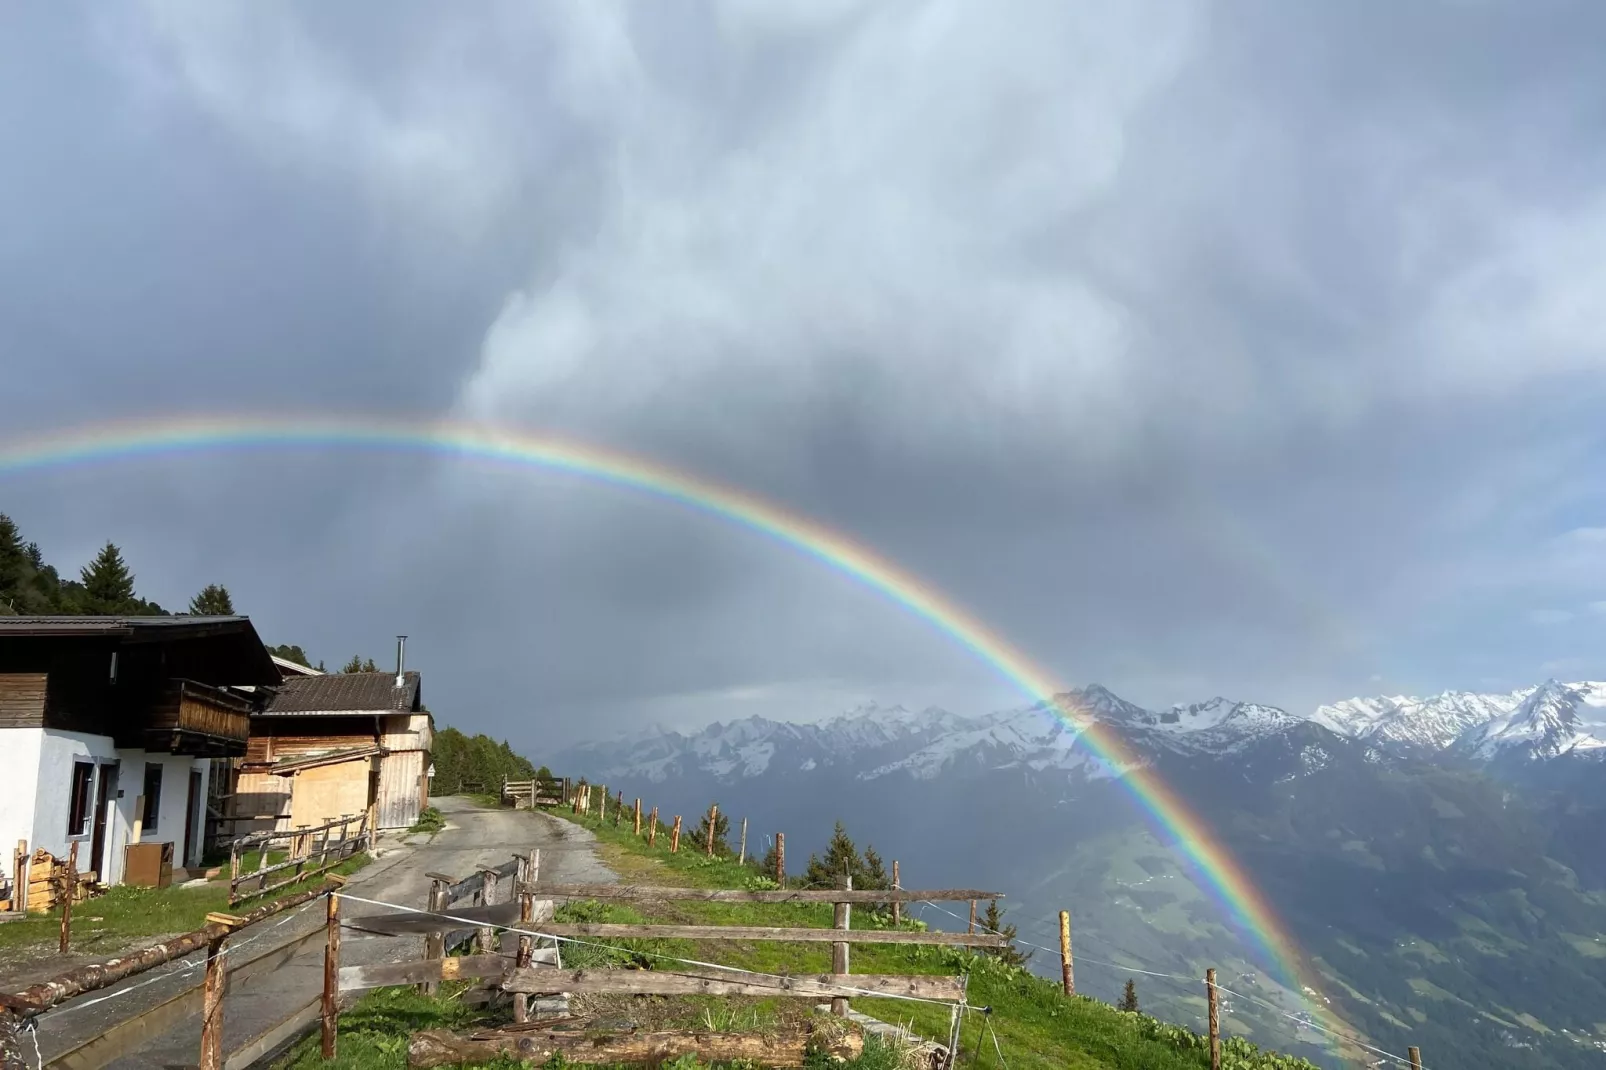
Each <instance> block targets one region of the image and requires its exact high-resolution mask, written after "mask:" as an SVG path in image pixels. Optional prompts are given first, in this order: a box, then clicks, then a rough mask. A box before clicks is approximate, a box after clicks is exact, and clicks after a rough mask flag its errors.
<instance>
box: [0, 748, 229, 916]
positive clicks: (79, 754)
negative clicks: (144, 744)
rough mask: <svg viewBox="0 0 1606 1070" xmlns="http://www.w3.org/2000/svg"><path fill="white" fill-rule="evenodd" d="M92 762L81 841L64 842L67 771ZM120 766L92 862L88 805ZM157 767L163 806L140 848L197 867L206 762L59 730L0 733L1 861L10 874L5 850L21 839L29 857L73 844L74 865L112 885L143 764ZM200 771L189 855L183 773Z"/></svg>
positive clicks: (64, 849) (118, 869) (186, 784)
mask: <svg viewBox="0 0 1606 1070" xmlns="http://www.w3.org/2000/svg"><path fill="white" fill-rule="evenodd" d="M82 761H88V762H92V763H94V764H95V766H96V769H95V778H94V781H93V782H92V783H91V784H90V789H89V792H90V794H89V799H90V808H91V809H90V822H89V825H88V827H87V829H86V831H85V832H84V834H83V835H81V836H72V837H69V836H68V834H67V816H68V813H69V810H70V808H71V802H72V800H71V798H70V795H71V792H72V767H73V763H74V762H82ZM114 761H116V762H119V763H120V766H119V769H118V779H117V792H116V793H115V794H114V795H113V797H112V806H111V813H110V815H109V816H108V818H107V822H106V824H107V831H106V849H105V856H104V857H103V858H96V859H91V858H90V857H89V849H90V846H91V841H92V840H93V837H94V830H95V829H94V819H93V818H94V809H93V808H94V804H95V800H96V799H97V798H98V797H99V793H100V779H101V777H103V776H105V775H107V770H108V769H109V768H110V766H111V763H112V762H114ZM147 762H151V763H157V764H160V765H161V766H162V800H161V807H160V812H159V813H158V814H157V819H156V828H155V829H145V830H143V831H142V833H141V836H140V838H141V840H142V841H143V842H146V843H161V842H167V843H171V844H173V864H174V865H176V866H194V865H199V864H200V861H201V853H202V850H203V848H204V847H205V831H206V828H205V813H206V811H205V806H206V792H207V782H208V779H209V777H210V775H211V765H212V763H211V762H209V761H207V760H206V759H205V758H189V757H184V756H181V755H176V754H162V753H155V754H152V753H148V752H146V751H143V750H134V749H128V750H118V749H116V748H115V747H114V746H113V745H112V741H111V738H110V737H108V736H97V735H91V734H88V733H84V732H62V731H59V730H56V729H51V728H7V729H0V857H4V858H5V859H6V862H5V863H4V868H5V869H6V871H7V872H8V874H9V871H10V869H11V865H10V858H11V852H12V850H13V849H14V848H15V847H16V843H17V841H18V840H19V839H26V840H27V841H28V850H29V851H30V852H32V851H35V850H38V849H39V848H41V847H42V848H44V849H45V850H46V851H49V852H50V853H51V854H53V855H56V856H58V857H60V856H64V855H66V853H67V851H68V845H69V844H70V842H71V841H72V840H77V841H78V842H79V844H80V846H79V848H78V852H79V856H78V857H79V863H78V864H79V867H80V868H82V869H86V870H88V869H93V870H95V871H96V872H97V873H99V874H100V877H101V880H102V881H104V882H106V883H108V884H116V883H119V882H120V881H121V880H122V877H123V848H124V846H126V845H127V844H128V842H129V839H130V837H131V836H132V834H133V829H134V818H135V816H136V815H135V810H134V805H135V803H136V802H137V801H138V799H139V796H140V793H141V792H142V791H144V788H145V764H146V763H147ZM191 769H198V770H200V772H201V785H200V791H199V793H198V795H197V797H196V799H195V803H194V806H195V816H196V823H195V835H194V842H193V844H192V847H191V851H190V856H189V857H188V858H181V857H180V854H181V853H182V851H183V849H184V820H185V811H186V809H187V808H188V806H189V803H190V799H189V784H190V779H189V778H190V770H191Z"/></svg>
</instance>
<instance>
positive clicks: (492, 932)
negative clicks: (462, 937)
mask: <svg viewBox="0 0 1606 1070" xmlns="http://www.w3.org/2000/svg"><path fill="white" fill-rule="evenodd" d="M579 797H580V796H578V795H576V796H575V798H576V799H578V798H579ZM500 879H501V874H499V873H497V872H496V870H495V869H494V868H491V867H489V866H481V867H480V903H481V904H483V905H484V906H490V905H491V904H492V903H494V902H496V885H497V881H499V880H500ZM476 943H477V944H478V945H479V951H480V954H482V955H494V954H496V929H495V928H494V927H492V926H490V925H481V926H480V928H479V933H478V936H477V939H476Z"/></svg>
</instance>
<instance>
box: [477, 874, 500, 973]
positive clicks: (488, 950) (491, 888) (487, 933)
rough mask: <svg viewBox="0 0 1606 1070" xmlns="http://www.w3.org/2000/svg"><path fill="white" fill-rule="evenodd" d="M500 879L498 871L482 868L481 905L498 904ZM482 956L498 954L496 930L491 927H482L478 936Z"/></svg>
mask: <svg viewBox="0 0 1606 1070" xmlns="http://www.w3.org/2000/svg"><path fill="white" fill-rule="evenodd" d="M498 878H499V875H498V874H497V872H496V870H494V869H491V868H490V867H487V866H481V867H480V903H481V904H482V905H484V906H490V905H491V904H492V903H494V902H496V883H497V880H498ZM478 943H479V949H480V954H482V955H494V954H496V929H494V928H493V927H491V926H489V925H482V926H480V931H479V934H478Z"/></svg>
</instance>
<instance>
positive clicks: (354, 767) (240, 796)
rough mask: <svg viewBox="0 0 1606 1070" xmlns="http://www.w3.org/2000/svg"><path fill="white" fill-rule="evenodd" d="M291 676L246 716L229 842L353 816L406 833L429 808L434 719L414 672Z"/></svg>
mask: <svg viewBox="0 0 1606 1070" xmlns="http://www.w3.org/2000/svg"><path fill="white" fill-rule="evenodd" d="M397 664H398V671H397V672H395V673H388V672H355V673H328V674H324V673H318V672H314V671H312V670H309V669H305V668H301V667H299V666H298V667H297V668H298V669H299V670H300V674H299V675H290V676H287V677H286V678H285V679H284V681H283V682H282V683H281V684H280V685H278V686H277V687H276V688H275V689H274V691H273V692H272V693H271V694H270V695H269V696H268V697H267V699H266V701H265V703H264V704H263V707H262V708H261V709H260V710H259V711H257V712H255V713H254V714H253V715H252V717H251V728H250V732H251V737H250V741H249V744H248V746H247V749H246V756H245V759H244V760H243V761H241V762H240V763H239V769H238V778H237V780H236V782H235V787H234V794H233V797H232V798H233V804H234V808H233V811H232V813H233V815H234V817H235V818H236V819H237V820H236V821H235V833H236V834H241V833H245V832H249V831H255V830H257V829H269V828H272V829H278V830H281V831H283V830H289V829H293V828H295V827H296V826H299V825H318V824H321V823H323V822H325V821H329V820H333V819H336V818H341V817H347V816H352V815H357V814H367V815H369V819H370V825H371V827H377V828H381V829H388V828H406V827H408V826H409V825H412V824H413V823H414V822H416V821H417V820H418V815H419V813H420V812H421V811H422V810H423V808H424V806H425V805H426V803H427V802H428V799H429V776H428V770H429V749H430V746H431V743H432V740H433V736H434V731H433V720H432V718H431V716H430V713H429V711H428V710H426V709H425V708H424V704H423V694H422V690H421V688H420V686H419V675H418V673H416V672H408V671H403V670H402V669H401V663H400V658H399V657H398V663H397Z"/></svg>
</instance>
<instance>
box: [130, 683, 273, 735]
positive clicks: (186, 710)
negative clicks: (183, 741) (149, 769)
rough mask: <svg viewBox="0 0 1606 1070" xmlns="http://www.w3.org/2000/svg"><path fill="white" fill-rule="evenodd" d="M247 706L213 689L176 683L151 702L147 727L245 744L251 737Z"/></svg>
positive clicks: (245, 703) (201, 685)
mask: <svg viewBox="0 0 1606 1070" xmlns="http://www.w3.org/2000/svg"><path fill="white" fill-rule="evenodd" d="M250 709H251V707H250V704H249V703H247V702H244V701H243V700H241V699H238V698H235V697H233V696H231V695H229V694H227V693H226V692H223V691H219V690H218V689H216V688H212V687H207V686H206V685H205V684H197V683H194V682H193V681H189V680H175V681H173V683H172V684H170V685H169V686H168V687H167V689H166V690H165V691H164V692H163V693H162V696H161V698H160V699H159V700H158V701H156V702H154V703H152V705H151V708H150V715H149V722H148V723H149V726H150V728H151V729H153V730H158V731H160V730H162V729H176V730H180V731H185V732H196V733H199V734H201V735H204V736H212V737H214V738H217V739H231V740H239V741H241V742H244V741H245V740H246V739H247V738H248V737H249V736H250V734H251V719H250V717H249V713H250Z"/></svg>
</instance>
